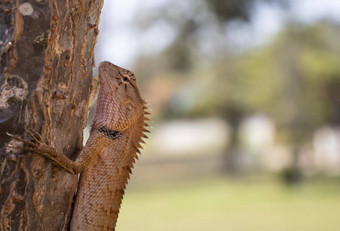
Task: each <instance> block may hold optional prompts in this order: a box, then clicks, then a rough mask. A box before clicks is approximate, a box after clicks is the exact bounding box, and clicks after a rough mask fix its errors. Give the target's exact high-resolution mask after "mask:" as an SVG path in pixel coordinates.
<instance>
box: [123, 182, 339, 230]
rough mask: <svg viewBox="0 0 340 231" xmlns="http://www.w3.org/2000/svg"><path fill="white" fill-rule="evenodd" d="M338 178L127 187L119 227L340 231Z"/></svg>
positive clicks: (134, 228)
mask: <svg viewBox="0 0 340 231" xmlns="http://www.w3.org/2000/svg"><path fill="white" fill-rule="evenodd" d="M339 214H340V182H339V181H338V180H336V181H334V180H333V181H329V180H326V181H325V180H318V181H315V182H308V183H304V184H302V185H298V186H294V187H288V186H285V185H282V184H280V183H279V182H276V181H273V180H249V179H248V180H247V179H244V180H231V179H226V178H213V179H204V180H201V181H194V182H187V183H184V182H182V183H173V184H167V185H154V186H151V187H144V188H143V189H141V188H134V187H133V186H132V187H129V188H128V189H127V192H126V195H125V198H124V201H123V205H122V209H121V211H120V215H119V219H118V224H117V230H118V231H131V230H139V231H143V230H147V231H156V230H157V231H170V230H172V231H173V230H186V231H190V230H192V231H194V230H195V231H199V230H209V231H215V230H216V231H217V230H219V231H220V230H232V231H248V230H249V231H250V230H251V231H254V230H261V231H304V230H308V231H320V230H325V231H326V230H327V231H339V230H340V219H339Z"/></svg>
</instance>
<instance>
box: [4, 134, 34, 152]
mask: <svg viewBox="0 0 340 231" xmlns="http://www.w3.org/2000/svg"><path fill="white" fill-rule="evenodd" d="M6 135H8V136H9V137H11V138H13V139H16V140H19V141H21V142H23V143H24V144H25V145H27V146H31V147H37V146H38V144H39V143H40V141H39V140H38V139H37V138H36V137H35V136H32V134H30V136H31V137H32V139H33V140H34V141H35V142H31V141H28V140H25V139H23V138H21V137H19V136H16V135H13V134H11V133H8V132H6ZM27 148H29V147H23V148H22V149H23V150H26V149H27ZM27 151H31V150H27Z"/></svg>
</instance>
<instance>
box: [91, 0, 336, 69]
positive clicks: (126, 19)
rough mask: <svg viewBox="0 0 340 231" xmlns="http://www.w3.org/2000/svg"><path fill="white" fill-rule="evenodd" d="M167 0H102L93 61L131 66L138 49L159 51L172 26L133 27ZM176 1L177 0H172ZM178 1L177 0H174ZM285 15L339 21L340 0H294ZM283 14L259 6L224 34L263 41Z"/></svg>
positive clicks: (309, 20)
mask: <svg viewBox="0 0 340 231" xmlns="http://www.w3.org/2000/svg"><path fill="white" fill-rule="evenodd" d="M168 1H169V0H144V1H138V0H125V1H109V0H107V1H104V7H103V10H102V14H101V22H100V33H99V36H98V43H97V46H96V61H97V63H99V62H100V61H103V60H108V61H111V62H113V63H115V64H117V65H120V66H124V67H127V68H129V67H131V65H133V62H134V60H135V58H136V57H137V55H138V54H139V53H140V52H143V51H144V52H151V53H152V52H155V53H156V52H158V51H159V50H161V49H162V48H164V47H166V46H167V45H168V44H169V43H170V42H171V41H172V39H173V38H174V33H173V31H174V30H173V28H171V27H170V26H169V25H167V24H165V23H163V24H162V23H158V24H157V25H155V26H154V27H152V28H150V29H149V30H148V31H143V32H141V31H137V30H134V29H133V27H132V26H131V25H133V23H134V21H133V20H135V18H136V16H138V15H139V14H141V13H143V12H146V11H148V12H150V13H152V11H153V10H154V11H157V9H158V8H161V7H162V6H163V5H164V4H166V3H167V2H168ZM171 1H176V0H171ZM177 1H180V0H177ZM293 4H294V6H293V7H292V10H291V12H290V13H289V15H288V17H292V18H296V19H298V20H300V21H303V22H305V23H313V22H314V21H316V20H319V19H322V18H331V19H333V20H336V21H337V22H340V1H339V0H296V1H294V3H293ZM285 16H286V15H284V13H283V12H282V11H281V10H280V9H278V8H277V7H275V6H274V7H273V6H268V5H263V4H261V5H259V7H257V9H256V11H255V13H254V15H253V19H254V20H253V23H252V25H251V27H249V26H248V27H242V26H239V25H237V24H236V25H233V24H231V25H230V27H232V28H233V26H234V27H235V28H236V29H235V30H234V32H233V33H231V34H228V35H226V37H227V39H229V41H231V42H234V43H235V45H239V46H243V45H244V44H247V43H249V41H252V42H253V43H255V44H258V43H263V42H265V41H268V40H269V39H270V38H272V37H273V36H274V35H275V34H276V33H277V32H278V31H279V30H280V28H281V25H282V23H283V22H284V19H285Z"/></svg>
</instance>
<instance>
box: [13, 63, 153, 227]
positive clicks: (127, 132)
mask: <svg viewBox="0 0 340 231" xmlns="http://www.w3.org/2000/svg"><path fill="white" fill-rule="evenodd" d="M99 79H100V89H99V95H98V101H97V108H96V113H95V117H94V122H93V125H92V129H91V134H90V137H89V140H88V141H87V143H86V145H85V147H84V148H83V150H82V151H81V152H80V154H79V156H78V158H77V159H76V160H75V161H74V162H73V161H71V160H70V159H68V158H67V157H66V156H65V155H63V154H62V153H58V152H56V151H55V150H54V149H53V148H52V147H50V146H48V145H47V144H44V143H42V142H40V141H38V140H37V139H35V142H34V143H32V142H28V141H25V140H22V139H21V140H22V141H23V142H24V143H26V144H28V146H30V147H27V148H26V150H30V151H33V152H35V153H38V154H41V155H43V156H46V157H48V158H50V159H52V160H53V161H55V162H56V163H57V164H58V165H60V166H61V167H63V168H64V169H66V170H67V171H68V172H70V173H72V174H78V173H80V179H79V183H78V188H77V195H76V202H75V205H74V209H73V213H72V219H71V231H75V230H82V231H86V230H91V231H97V230H98V231H99V230H115V226H116V222H117V217H118V212H119V208H120V204H121V201H122V198H123V194H124V190H125V187H126V184H127V181H128V179H129V176H130V173H131V168H132V167H133V164H134V162H135V160H136V158H137V153H140V151H139V148H141V145H140V143H141V142H143V140H142V138H143V137H145V138H147V137H146V135H145V134H144V133H145V132H148V130H146V129H145V127H146V126H147V124H146V121H147V120H149V119H148V118H147V117H146V116H147V114H148V112H146V111H145V110H146V109H147V108H146V106H145V101H144V100H143V99H142V98H141V96H140V94H139V91H138V88H137V86H136V79H135V77H134V75H133V73H131V72H130V71H127V70H125V69H123V68H120V67H118V66H115V65H113V64H111V63H109V62H102V63H101V65H100V67H99ZM12 137H14V136H12ZM14 138H16V137H14ZM33 139H34V137H33Z"/></svg>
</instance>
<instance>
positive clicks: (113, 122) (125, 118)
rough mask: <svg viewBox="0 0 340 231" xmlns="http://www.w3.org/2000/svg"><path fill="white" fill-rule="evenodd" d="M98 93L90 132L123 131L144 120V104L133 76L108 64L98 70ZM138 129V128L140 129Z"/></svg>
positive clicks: (105, 63)
mask: <svg viewBox="0 0 340 231" xmlns="http://www.w3.org/2000/svg"><path fill="white" fill-rule="evenodd" d="M99 79H100V91H99V95H98V102H100V103H98V105H97V108H96V113H95V117H94V122H93V127H92V130H94V129H97V128H100V127H106V128H108V129H110V130H113V131H124V130H126V129H128V128H129V127H131V126H133V124H134V123H135V122H137V121H139V119H141V118H144V109H145V108H144V107H145V101H144V100H143V99H142V97H141V96H140V94H139V91H138V88H137V85H136V78H135V76H134V74H133V73H132V72H130V71H128V70H126V69H123V68H121V67H118V66H116V65H114V64H111V63H109V62H102V63H101V64H100V67H99ZM139 126H141V124H140V125H139Z"/></svg>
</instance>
